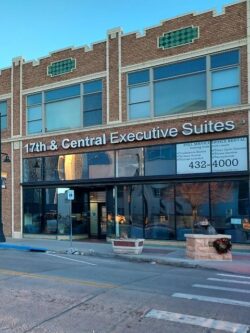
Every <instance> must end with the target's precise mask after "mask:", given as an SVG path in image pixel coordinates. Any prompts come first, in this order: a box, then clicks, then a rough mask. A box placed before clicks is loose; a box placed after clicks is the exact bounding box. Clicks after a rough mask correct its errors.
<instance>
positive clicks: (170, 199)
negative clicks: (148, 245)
mask: <svg viewBox="0 0 250 333" xmlns="http://www.w3.org/2000/svg"><path fill="white" fill-rule="evenodd" d="M144 198H145V215H146V225H145V238H148V239H162V240H163V239H174V238H175V212H174V186H173V185H168V184H153V185H145V186H144Z"/></svg>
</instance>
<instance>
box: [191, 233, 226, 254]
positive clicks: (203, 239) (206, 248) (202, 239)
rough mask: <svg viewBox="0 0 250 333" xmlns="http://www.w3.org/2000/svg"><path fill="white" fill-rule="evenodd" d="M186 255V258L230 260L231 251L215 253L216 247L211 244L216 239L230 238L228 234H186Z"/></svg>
mask: <svg viewBox="0 0 250 333" xmlns="http://www.w3.org/2000/svg"><path fill="white" fill-rule="evenodd" d="M185 237H186V238H187V241H186V255H187V257H188V258H191V259H196V260H232V253H231V251H229V252H227V253H223V254H219V253H217V251H216V249H215V248H214V247H213V246H211V244H212V242H213V241H214V240H216V239H220V238H227V239H231V236H230V235H221V234H219V235H204V234H203V235H202V234H194V235H193V234H187V235H185Z"/></svg>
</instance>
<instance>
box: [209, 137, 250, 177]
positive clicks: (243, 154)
mask: <svg viewBox="0 0 250 333" xmlns="http://www.w3.org/2000/svg"><path fill="white" fill-rule="evenodd" d="M247 169H248V168H247V138H233V139H225V140H214V141H212V172H229V171H246V170H247Z"/></svg>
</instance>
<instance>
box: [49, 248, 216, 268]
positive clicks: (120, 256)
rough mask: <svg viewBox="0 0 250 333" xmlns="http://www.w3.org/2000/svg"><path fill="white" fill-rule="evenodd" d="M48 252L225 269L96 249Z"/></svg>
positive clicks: (185, 266)
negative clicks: (103, 251) (97, 250)
mask: <svg viewBox="0 0 250 333" xmlns="http://www.w3.org/2000/svg"><path fill="white" fill-rule="evenodd" d="M47 252H54V253H60V254H71V255H81V256H87V257H97V258H106V259H107V258H113V259H122V260H125V261H130V262H139V263H149V264H158V265H165V266H172V267H181V268H195V269H197V268H203V269H209V270H220V271H223V268H217V267H206V266H205V265H202V264H201V263H198V262H188V261H184V260H174V259H162V258H160V259H159V258H155V257H154V258H148V257H143V256H141V255H138V256H131V255H126V254H116V253H100V252H96V251H94V250H87V251H80V250H76V251H75V252H74V253H72V252H71V253H70V251H69V250H66V251H47Z"/></svg>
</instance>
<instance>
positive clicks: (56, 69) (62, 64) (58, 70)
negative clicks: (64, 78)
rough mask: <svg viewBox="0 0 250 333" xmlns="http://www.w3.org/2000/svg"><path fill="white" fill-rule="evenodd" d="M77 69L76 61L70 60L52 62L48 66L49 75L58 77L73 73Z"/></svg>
mask: <svg viewBox="0 0 250 333" xmlns="http://www.w3.org/2000/svg"><path fill="white" fill-rule="evenodd" d="M74 69H76V60H75V59H72V58H69V59H64V60H61V61H56V62H52V63H51V64H50V65H49V66H48V75H49V76H57V75H62V74H66V73H69V72H72V71H73V70H74Z"/></svg>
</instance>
